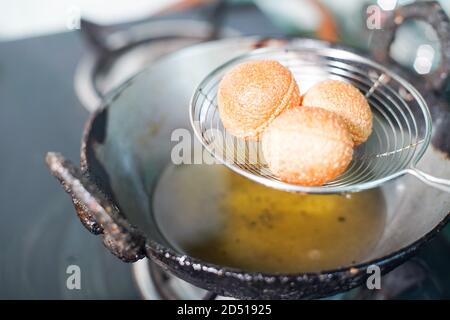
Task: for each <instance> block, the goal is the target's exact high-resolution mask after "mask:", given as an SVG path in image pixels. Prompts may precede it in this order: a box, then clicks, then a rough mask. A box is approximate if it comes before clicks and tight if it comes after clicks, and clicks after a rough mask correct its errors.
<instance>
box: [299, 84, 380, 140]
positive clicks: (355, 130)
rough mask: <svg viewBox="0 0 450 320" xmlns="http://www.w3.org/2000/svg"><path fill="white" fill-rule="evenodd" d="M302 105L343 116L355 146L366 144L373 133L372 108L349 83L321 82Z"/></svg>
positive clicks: (311, 89) (312, 88) (312, 89)
mask: <svg viewBox="0 0 450 320" xmlns="http://www.w3.org/2000/svg"><path fill="white" fill-rule="evenodd" d="M302 104H303V105H304V106H308V107H319V108H323V109H326V110H329V111H332V112H335V113H336V114H338V115H339V116H341V117H342V119H343V120H344V121H345V123H346V124H347V128H348V130H349V131H350V134H351V136H352V139H353V142H354V144H355V145H359V144H361V143H363V142H365V141H366V140H367V139H368V138H369V136H370V134H371V133H372V111H371V110H370V106H369V104H368V103H367V100H366V98H365V97H364V95H363V94H362V93H361V92H360V91H359V90H358V89H357V88H355V87H354V86H352V85H351V84H349V83H346V82H343V81H338V80H325V81H321V82H319V83H317V84H316V85H314V86H313V87H311V88H310V89H309V90H308V91H307V92H306V93H305V95H304V97H303V103H302Z"/></svg>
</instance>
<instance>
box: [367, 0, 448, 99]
mask: <svg viewBox="0 0 450 320" xmlns="http://www.w3.org/2000/svg"><path fill="white" fill-rule="evenodd" d="M407 20H422V21H424V22H426V23H428V24H429V25H431V26H432V27H433V29H434V30H435V31H436V34H437V36H438V38H439V41H440V43H441V63H440V65H439V66H438V68H437V69H436V70H435V71H434V72H432V73H430V74H428V75H426V76H425V77H424V78H425V79H426V83H427V87H428V88H433V89H436V90H440V89H442V87H443V85H444V84H445V82H446V80H447V78H448V75H449V71H450V21H449V19H448V17H447V15H446V13H445V11H444V10H443V9H442V7H441V5H440V4H439V3H438V2H437V1H426V2H419V3H413V4H410V5H405V6H401V7H399V8H398V9H396V10H395V11H393V12H392V13H390V15H389V16H388V17H387V18H386V20H385V21H386V22H385V24H384V25H383V29H382V30H378V31H376V32H375V33H374V37H373V41H372V42H373V44H374V47H373V49H372V50H373V56H374V58H375V60H377V61H379V62H381V63H383V64H388V63H392V59H391V57H390V50H389V49H390V46H391V44H392V43H393V42H394V40H395V32H396V30H397V28H398V27H399V26H401V25H402V24H403V23H404V22H405V21H407Z"/></svg>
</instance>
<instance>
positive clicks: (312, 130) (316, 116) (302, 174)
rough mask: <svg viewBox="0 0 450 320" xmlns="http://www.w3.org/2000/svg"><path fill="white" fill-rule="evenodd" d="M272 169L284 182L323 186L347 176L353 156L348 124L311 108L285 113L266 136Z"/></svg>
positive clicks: (264, 145) (265, 150) (264, 143)
mask: <svg viewBox="0 0 450 320" xmlns="http://www.w3.org/2000/svg"><path fill="white" fill-rule="evenodd" d="M261 144H262V151H263V154H264V158H265V159H266V161H267V164H268V166H269V169H270V170H271V171H272V173H274V174H275V175H276V176H277V177H278V178H280V180H282V181H285V182H288V183H293V184H298V185H303V186H320V185H323V184H324V183H326V182H329V181H331V180H333V179H334V178H336V177H337V176H338V175H340V174H341V173H343V172H344V171H345V169H346V168H347V167H348V165H349V164H350V161H351V160H352V155H353V141H352V137H351V135H350V133H349V131H348V130H347V126H346V124H345V122H344V121H343V120H342V119H341V117H340V116H338V115H336V114H335V113H333V112H331V111H328V110H325V109H322V108H311V107H304V106H302V107H297V108H292V109H287V110H285V111H283V112H282V113H281V114H280V115H279V116H278V117H277V118H276V119H275V120H273V121H272V122H271V123H270V124H269V126H268V127H267V128H266V130H265V131H264V133H263V134H262V141H261Z"/></svg>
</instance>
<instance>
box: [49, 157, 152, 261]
mask: <svg viewBox="0 0 450 320" xmlns="http://www.w3.org/2000/svg"><path fill="white" fill-rule="evenodd" d="M46 162H47V165H48V167H49V169H50V172H51V173H52V175H53V176H55V177H56V178H57V179H58V180H59V182H60V183H61V185H62V186H63V188H64V190H65V191H66V192H67V193H68V194H69V195H70V196H71V198H72V201H73V203H74V205H75V209H76V210H77V213H78V217H79V218H80V220H81V222H82V223H83V225H84V226H85V227H86V228H87V229H88V230H89V231H90V232H92V233H94V234H102V235H103V243H104V245H105V246H106V247H107V248H108V249H109V250H110V251H111V252H112V253H113V254H114V255H116V256H117V257H119V258H120V259H121V260H123V261H126V262H134V261H137V260H139V259H141V258H143V257H144V256H145V252H144V245H145V238H144V237H143V236H142V235H141V234H140V232H138V231H137V230H136V229H135V228H134V227H132V226H131V225H130V224H129V223H128V222H127V221H126V220H125V219H124V218H123V217H122V216H121V215H120V213H119V210H118V208H117V207H116V206H115V205H114V204H113V203H112V202H111V201H110V200H108V199H107V197H106V196H105V195H104V194H103V193H102V192H101V191H100V190H99V189H98V187H97V186H96V185H95V184H94V183H92V182H91V181H90V180H89V178H87V177H86V176H84V175H83V174H82V172H81V171H80V169H78V168H77V167H75V166H74V165H73V164H72V163H71V162H70V161H68V160H65V159H64V157H63V156H62V155H61V154H58V153H53V152H49V153H48V154H47V156H46Z"/></svg>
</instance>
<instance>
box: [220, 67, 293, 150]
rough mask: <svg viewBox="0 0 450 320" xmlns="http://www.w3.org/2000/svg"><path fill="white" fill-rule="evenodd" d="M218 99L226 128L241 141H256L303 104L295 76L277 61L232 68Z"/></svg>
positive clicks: (223, 80) (223, 81)
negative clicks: (275, 121) (283, 114)
mask: <svg viewBox="0 0 450 320" xmlns="http://www.w3.org/2000/svg"><path fill="white" fill-rule="evenodd" d="M217 99H218V106H219V113H220V118H221V120H222V123H223V125H224V127H225V128H226V129H227V130H228V131H229V132H230V133H231V134H232V135H234V136H236V137H238V138H241V139H245V140H255V141H259V140H260V136H261V133H262V132H263V131H264V129H265V128H266V127H267V125H268V124H269V123H270V122H271V121H273V119H275V118H276V117H277V116H278V115H279V114H280V113H281V112H282V111H283V110H285V109H288V108H291V107H297V106H298V105H300V102H301V97H300V93H299V88H298V85H297V83H296V81H295V79H294V76H293V75H292V73H291V72H290V71H289V69H287V68H286V67H284V66H283V65H281V64H280V63H279V62H277V61H273V60H258V61H252V62H246V63H242V64H239V65H237V66H235V67H234V68H232V69H231V70H230V71H229V72H228V73H227V74H226V75H225V76H224V77H223V79H222V81H221V82H220V84H219V91H218V97H217Z"/></svg>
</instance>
